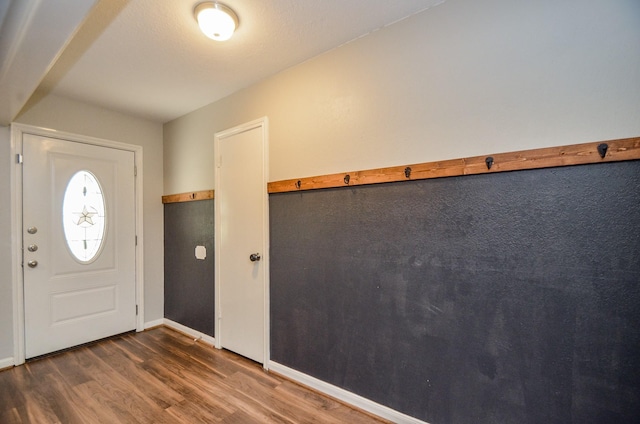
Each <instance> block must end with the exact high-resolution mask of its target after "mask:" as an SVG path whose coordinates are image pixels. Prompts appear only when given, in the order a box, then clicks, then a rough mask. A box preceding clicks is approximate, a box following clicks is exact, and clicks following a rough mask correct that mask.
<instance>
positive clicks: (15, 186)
mask: <svg viewBox="0 0 640 424" xmlns="http://www.w3.org/2000/svg"><path fill="white" fill-rule="evenodd" d="M25 134H31V135H36V136H41V137H48V138H55V139H59V140H64V141H70V142H76V143H84V144H91V145H94V146H101V147H107V148H111V149H119V150H125V151H129V152H133V153H134V164H135V167H136V177H135V182H134V184H135V209H136V212H135V213H136V217H135V220H136V230H135V231H136V238H137V245H136V249H135V252H136V259H135V267H136V271H135V285H136V304H137V305H138V315H137V316H136V331H143V330H144V231H143V220H142V213H143V192H142V187H143V184H142V182H143V181H142V175H143V172H142V146H136V145H133V144H126V143H121V142H118V141H111V140H105V139H101V138H95V137H89V136H84V135H78V134H72V133H67V132H62V131H56V130H52V129H48V128H41V127H36V126H31V125H25V124H17V123H12V124H11V149H10V151H11V156H10V157H11V161H12V164H13V170H12V172H11V173H10V178H11V180H12V181H10V185H11V187H12V189H11V213H12V216H11V251H12V255H11V256H12V257H11V264H12V265H11V280H12V289H13V361H14V365H20V364H24V362H25V322H24V321H25V316H24V273H23V271H24V270H23V263H22V261H23V252H22V246H23V240H22V164H21V163H20V162H21V158H22V138H23V135H25ZM19 158H20V159H19Z"/></svg>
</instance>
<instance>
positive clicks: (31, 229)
mask: <svg viewBox="0 0 640 424" xmlns="http://www.w3.org/2000/svg"><path fill="white" fill-rule="evenodd" d="M37 232H38V229H37V228H36V227H29V228H27V233H29V234H35V233H37Z"/></svg>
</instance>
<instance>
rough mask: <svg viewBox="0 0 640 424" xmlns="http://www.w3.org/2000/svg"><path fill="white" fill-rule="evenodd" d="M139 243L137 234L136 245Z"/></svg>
mask: <svg viewBox="0 0 640 424" xmlns="http://www.w3.org/2000/svg"><path fill="white" fill-rule="evenodd" d="M137 245H138V236H136V246H137Z"/></svg>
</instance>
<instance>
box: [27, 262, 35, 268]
mask: <svg viewBox="0 0 640 424" xmlns="http://www.w3.org/2000/svg"><path fill="white" fill-rule="evenodd" d="M27 265H29V268H35V267H37V266H38V261H29V262H27Z"/></svg>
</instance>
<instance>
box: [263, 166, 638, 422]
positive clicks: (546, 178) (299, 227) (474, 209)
mask: <svg viewBox="0 0 640 424" xmlns="http://www.w3.org/2000/svg"><path fill="white" fill-rule="evenodd" d="M270 219H271V227H270V236H271V277H270V284H271V294H270V296H271V359H272V360H274V361H276V362H279V363H281V364H283V365H286V366H288V367H291V368H294V369H296V370H299V371H302V372H304V373H307V374H309V375H312V376H314V377H317V378H319V379H321V380H324V381H327V382H329V383H331V384H334V385H337V386H339V387H342V388H345V389H347V390H350V391H352V392H355V393H357V394H360V395H362V396H365V397H367V398H369V399H372V400H374V401H376V402H379V403H381V404H384V405H388V406H390V407H391V408H394V409H397V410H399V411H402V412H404V413H407V414H409V415H412V416H415V417H418V418H420V419H423V420H425V421H428V422H430V423H432V424H445V423H456V424H463V423H469V424H472V423H473V424H478V423H501V424H508V423H514V424H516V423H517V424H522V423H530V424H534V423H535V424H539V423H546V424H553V423H558V424H566V423H576V424H577V423H580V424H587V423H603V424H604V423H607V424H610V423H617V424H620V423H637V422H640V371H639V370H640V331H639V329H640V161H633V162H620V163H609V164H596V165H586V166H574V167H564V168H554V169H541V170H530V171H519V172H511V173H499V174H491V175H476V176H467V177H455V178H446V179H436V180H425V181H412V182H405V183H394V184H383V185H375V186H364V187H356V188H343V189H329V190H317V191H308V192H300V193H283V194H274V195H271V196H270Z"/></svg>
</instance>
